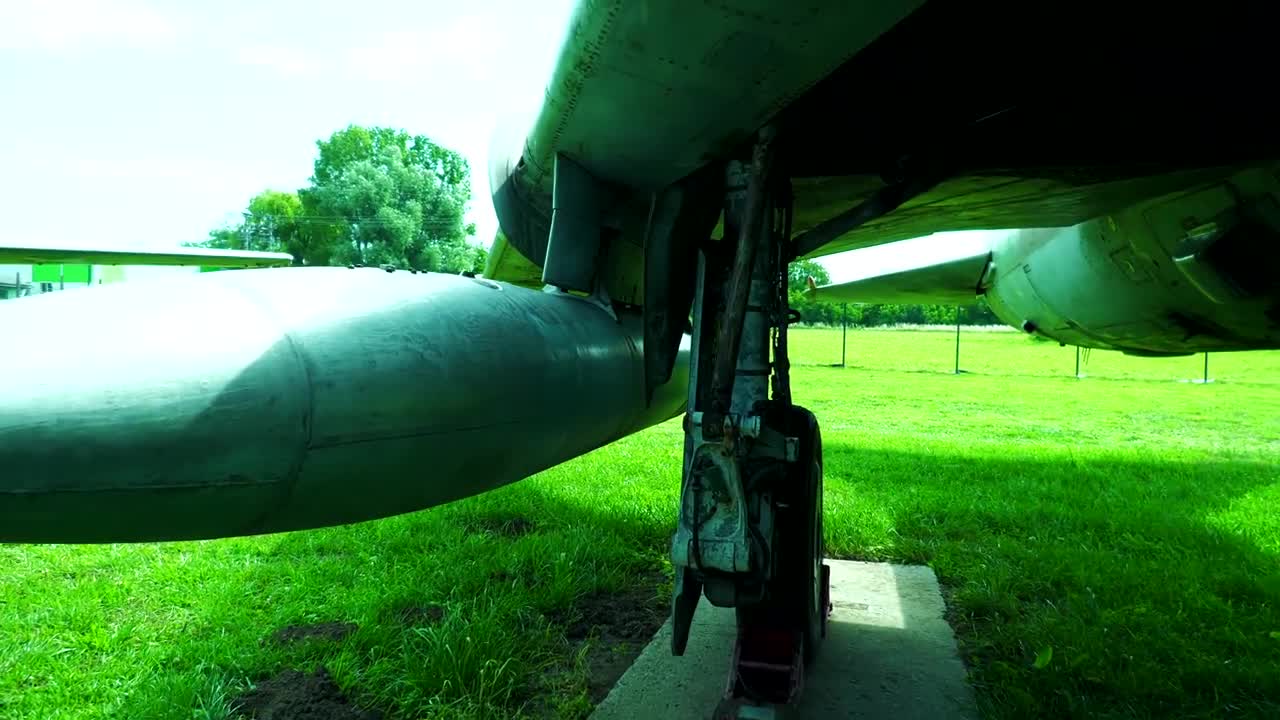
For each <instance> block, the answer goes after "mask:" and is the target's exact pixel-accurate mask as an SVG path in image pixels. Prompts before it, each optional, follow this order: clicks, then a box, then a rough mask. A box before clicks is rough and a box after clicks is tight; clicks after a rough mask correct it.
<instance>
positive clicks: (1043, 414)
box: [0, 330, 1280, 720]
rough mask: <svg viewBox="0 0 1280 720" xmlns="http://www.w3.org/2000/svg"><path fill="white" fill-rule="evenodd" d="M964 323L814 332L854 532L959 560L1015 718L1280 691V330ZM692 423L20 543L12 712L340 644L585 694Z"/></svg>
mask: <svg viewBox="0 0 1280 720" xmlns="http://www.w3.org/2000/svg"><path fill="white" fill-rule="evenodd" d="M953 343H954V336H953V335H951V334H949V333H947V332H910V331H871V330H866V331H851V332H850V333H849V348H848V367H846V368H833V367H829V366H828V365H829V364H830V363H833V362H839V360H840V331H839V330H835V331H831V330H799V331H796V332H795V333H794V334H793V345H794V347H795V350H794V355H795V362H796V368H795V385H796V397H797V399H798V401H799V402H801V404H804V405H806V406H808V407H810V408H812V409H813V410H815V411H816V412H817V413H818V416H819V418H820V421H821V422H822V426H823V443H824V446H825V449H826V452H827V465H826V483H827V491H826V513H827V515H826V527H827V538H828V539H827V542H828V548H829V551H830V552H831V554H833V555H835V556H839V557H852V558H864V559H885V560H894V561H900V562H911V563H927V564H928V565H930V566H932V567H933V568H934V570H935V571H936V572H937V574H938V576H939V579H940V580H941V581H942V583H943V585H944V586H945V588H946V590H947V595H948V602H949V605H950V612H951V619H952V623H953V626H954V627H955V629H956V631H957V634H958V636H959V640H960V646H961V652H962V655H963V656H964V659H965V660H966V662H967V663H968V664H969V668H970V674H971V680H972V682H973V683H974V685H975V687H976V688H977V694H978V697H979V701H980V703H981V705H982V708H983V710H984V712H985V714H986V715H987V716H989V717H994V718H1011V719H1012V718H1027V717H1049V716H1051V717H1069V716H1086V715H1087V716H1090V717H1117V718H1119V717H1125V718H1128V717H1171V716H1176V717H1228V716H1230V717H1259V718H1264V717H1280V562H1278V561H1280V513H1278V512H1277V508H1280V353H1254V354H1246V355H1228V354H1220V355H1212V356H1210V376H1211V377H1212V378H1214V379H1215V381H1216V382H1214V383H1213V384H1210V385H1199V384H1192V383H1189V382H1177V381H1178V380H1184V381H1185V380H1189V379H1192V378H1199V377H1200V375H1201V372H1202V370H1203V366H1202V362H1203V361H1202V357H1201V356H1196V357H1188V358H1175V359H1161V360H1150V359H1136V358H1126V357H1122V356H1118V355H1115V354H1113V353H1093V354H1092V356H1091V357H1090V358H1089V361H1088V363H1087V364H1086V365H1085V367H1084V370H1085V372H1086V373H1087V374H1088V375H1089V377H1088V378H1086V379H1084V380H1077V379H1076V378H1075V377H1074V376H1073V375H1074V358H1075V351H1074V349H1072V348H1059V347H1058V346H1056V345H1053V344H1051V343H1042V342H1033V341H1031V340H1029V339H1028V338H1026V337H1024V336H1022V335H1019V334H1016V333H999V332H977V331H974V332H968V333H965V334H964V335H963V337H962V345H961V367H962V368H963V369H965V370H967V371H969V372H968V373H966V374H963V375H960V376H955V375H953V374H952V373H951V370H952V363H953V361H954V354H953V353H954V345H953ZM679 450H680V430H679V425H678V423H677V422H670V423H667V424H664V425H662V426H660V427H657V428H654V429H651V430H649V431H646V432H644V433H641V434H639V435H636V436H633V437H631V438H627V439H626V440H624V441H622V442H619V443H617V444H615V445H613V446H610V447H607V448H603V449H601V450H599V451H597V452H595V453H592V454H591V455H588V456H586V457H583V458H579V459H578V460H575V461H573V462H570V463H567V464H565V465H563V466H561V467H558V468H555V469H553V470H550V471H548V472H545V473H542V474H541V475H539V476H537V477H535V478H532V479H530V480H527V481H524V482H522V483H519V484H517V485H515V486H511V487H508V488H505V489H503V490H500V491H498V492H494V493H491V494H489V495H485V496H481V497H477V498H472V499H470V500H467V501H463V502H459V503H455V504H453V505H449V506H446V507H441V508H436V509H433V510H429V511H426V512H421V513H416V514H414V515H409V516H402V517H397V518H391V519H387V520H383V521H378V522H372V523H364V524H360V525H355V526H349V527H343V528H332V529H327V530H319V531H312V532H298V533H288V534H282V535H275V536H264V537H258V538H239V539H228V540H218V541H208V542H187V543H174V544H153V545H116V546H0V718H4V719H5V720H28V719H30V720H36V719H39V720H55V719H59V718H118V717H128V718H173V719H177V718H182V719H184V720H191V719H192V718H197V719H199V718H228V717H234V715H233V714H232V713H231V707H232V705H233V704H234V703H235V701H236V698H239V697H243V696H242V694H243V693H244V692H245V691H246V690H247V689H248V688H249V687H250V685H251V684H252V683H255V682H260V681H262V680H264V679H268V678H273V677H275V676H277V675H278V674H279V673H281V672H282V671H285V670H288V669H291V668H292V669H298V670H301V671H303V672H307V673H309V672H311V671H313V670H316V669H317V668H320V667H324V668H325V669H326V670H327V672H328V673H330V674H331V676H332V678H333V680H334V682H335V683H336V685H337V687H338V688H340V689H341V691H342V692H343V693H345V694H346V695H347V696H348V697H349V698H350V699H351V700H352V701H354V703H355V704H356V705H357V706H359V707H361V708H374V709H377V710H379V711H382V712H383V713H385V714H386V716H387V717H388V718H429V717H460V718H467V717H504V718H505V717H517V716H521V715H526V716H533V717H585V716H586V714H587V713H588V712H589V711H590V708H591V707H592V702H593V699H594V698H598V697H599V696H600V695H601V693H602V692H604V691H605V690H606V689H607V686H608V684H609V683H610V682H611V679H612V678H613V677H614V676H616V674H617V673H619V672H621V670H622V669H623V668H625V666H626V662H627V655H626V653H625V649H626V648H628V647H630V648H632V649H634V648H635V647H638V646H639V645H640V644H642V643H643V642H645V641H646V640H647V633H648V632H650V631H651V630H652V628H653V627H655V626H656V624H657V623H660V622H661V620H662V619H663V613H665V610H666V609H665V603H666V594H667V593H669V591H670V586H669V584H668V581H667V580H666V578H667V576H668V573H669V572H670V571H669V567H668V566H667V562H666V552H667V543H668V539H669V535H670V532H671V530H672V523H673V519H674V512H675V502H676V495H677V483H678V469H679ZM0 472H3V470H2V469H0ZM352 484H353V492H358V488H359V478H352ZM1037 657H1038V658H1040V660H1041V662H1040V663H1037V662H1036V659H1037ZM1045 660H1047V664H1046V663H1045ZM1037 665H1039V667H1037ZM704 671H705V669H704V668H690V672H704ZM313 680H314V678H313ZM316 682H319V681H318V680H317V681H316ZM253 697H254V696H252V695H250V696H248V698H250V699H248V700H245V701H244V702H246V703H248V704H249V705H250V706H252V702H253V701H252V698H253ZM335 702H336V701H335ZM346 711H347V712H349V713H350V714H349V715H347V716H344V717H348V716H349V717H352V718H359V717H370V716H366V715H363V714H361V713H358V712H357V711H356V710H354V709H351V708H348V709H347V710H346ZM338 716H339V715H334V717H338Z"/></svg>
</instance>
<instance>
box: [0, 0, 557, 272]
mask: <svg viewBox="0 0 1280 720" xmlns="http://www.w3.org/2000/svg"><path fill="white" fill-rule="evenodd" d="M572 4H573V3H572V0H538V2H536V3H534V2H527V0H468V1H467V2H452V1H445V0H427V1H426V2H423V1H422V0H361V2H359V3H355V4H352V3H324V2H314V1H311V0H307V1H303V0H271V1H270V2H261V1H260V0H219V1H218V2H199V3H197V2H183V3H179V2H163V1H162V0H0V98H3V100H2V101H0V138H3V140H0V217H3V218H4V222H3V224H2V225H0V227H2V228H3V230H0V242H6V241H8V242H29V243H41V244H45V243H49V244H57V243H73V242H74V243H77V244H85V243H92V244H99V243H103V244H106V243H110V244H127V245H140V246H158V247H169V246H174V245H177V244H179V243H181V242H183V241H189V240H202V239H204V238H205V237H206V235H207V233H208V231H209V230H210V229H212V228H213V227H215V226H217V225H219V224H221V223H223V222H225V221H228V220H235V219H237V216H238V213H239V212H240V211H241V210H242V209H243V208H244V207H245V205H246V204H247V203H248V201H249V199H250V198H251V197H252V196H253V195H255V194H257V193H258V192H260V191H261V190H263V189H266V188H275V189H280V190H296V189H297V188H299V187H303V186H305V184H306V182H307V177H308V176H309V175H310V174H311V164H312V161H313V159H314V157H315V151H316V147H315V142H316V140H318V139H320V138H325V137H328V136H329V134H331V133H332V132H333V131H335V130H338V129H340V128H342V127H345V126H346V125H347V124H349V123H356V124H364V125H386V126H392V127H401V128H405V129H407V130H409V131H410V132H412V133H421V134H424V135H427V136H428V137H430V138H431V139H432V140H434V141H436V142H438V143H440V144H442V145H445V146H447V147H450V148H452V149H454V150H457V151H458V152H460V153H462V154H463V155H464V156H466V158H467V159H468V160H469V161H470V163H471V167H472V170H473V175H474V177H473V180H472V189H473V192H474V195H475V199H474V200H473V202H472V206H473V207H472V216H473V219H474V220H475V222H476V224H477V226H478V227H477V231H478V233H479V236H480V238H481V239H482V240H483V241H484V242H485V243H486V244H488V242H489V241H490V240H491V239H492V237H493V233H494V231H495V230H496V228H497V221H496V219H495V218H494V216H493V210H492V205H491V203H490V202H489V199H488V196H489V192H488V180H487V177H488V175H487V172H486V170H485V168H486V164H487V157H488V149H489V139H490V135H491V133H492V130H493V127H494V124H495V122H496V121H497V120H498V117H499V115H500V114H501V113H502V112H503V111H504V110H505V109H509V108H510V107H511V106H512V103H513V102H518V101H521V100H522V101H523V102H524V103H526V104H527V103H530V102H533V103H534V104H535V107H536V103H537V101H538V100H539V99H540V97H541V94H542V88H543V87H544V84H545V80H546V77H547V75H548V74H549V72H550V67H551V64H552V63H553V62H554V60H555V53H556V51H557V50H558V49H559V45H560V39H561V37H562V33H563V29H564V27H565V25H566V21H567V18H568V15H569V12H570V10H571V9H572Z"/></svg>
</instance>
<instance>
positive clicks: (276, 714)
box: [231, 667, 382, 720]
mask: <svg viewBox="0 0 1280 720" xmlns="http://www.w3.org/2000/svg"><path fill="white" fill-rule="evenodd" d="M231 713H232V717H238V718H245V719H246V720H248V719H250V718H251V719H252V720H382V713H380V712H378V711H376V710H361V709H359V708H357V707H355V706H354V705H352V704H351V702H350V701H348V700H347V698H346V696H345V695H343V694H342V691H341V690H339V689H338V685H337V684H336V683H334V681H333V678H332V677H331V676H330V675H329V671H328V670H326V669H325V668H323V667H322V668H320V669H318V670H316V671H315V672H314V673H311V674H306V673H302V672H299V671H297V670H285V671H284V672H282V673H280V674H279V675H277V676H275V677H273V678H271V679H268V680H263V681H262V682H260V683H258V685H257V687H255V688H254V689H252V690H250V691H248V692H246V693H244V694H243V695H241V696H240V697H238V698H236V699H234V700H232V701H231Z"/></svg>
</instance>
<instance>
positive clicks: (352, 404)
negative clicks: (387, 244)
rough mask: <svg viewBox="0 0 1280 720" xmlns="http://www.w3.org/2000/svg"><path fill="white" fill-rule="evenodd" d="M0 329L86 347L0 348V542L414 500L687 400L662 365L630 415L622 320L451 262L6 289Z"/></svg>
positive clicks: (309, 523) (405, 505)
mask: <svg viewBox="0 0 1280 720" xmlns="http://www.w3.org/2000/svg"><path fill="white" fill-rule="evenodd" d="M0 324H2V325H3V326H4V327H5V328H6V331H8V332H14V333H17V334H19V335H20V336H22V337H25V338H27V339H28V340H32V339H35V340H37V341H38V340H39V338H42V337H47V338H52V337H54V336H56V337H59V338H64V337H76V338H77V340H78V343H77V344H80V346H82V347H86V348H89V350H88V351H86V352H85V353H83V354H81V353H76V352H74V351H72V352H67V351H60V352H58V353H50V354H44V353H39V352H31V351H24V352H21V353H5V354H4V355H3V356H0V398H3V400H4V402H3V404H0V467H3V468H4V474H3V475H2V476H0V541H22V542H106V541H141V540H161V539H183V538H198V537H217V536H229V535H240V534H251V533H260V532H274V531H280V530H290V529H299V528H306V527H318V526H323V525H332V524H339V523H347V522H355V521H360V520H367V519H372V518H376V517H383V516H387V515H393V514H398V513H403V512H410V511H413V510H418V509H421V508H425V507H430V506H432V505H436V504H439V503H443V502H448V501H451V500H455V499H458V498H462V497H466V496H468V495H473V494H476V493H480V492H483V491H485V490H489V489H492V488H494V487H497V486H499V485H502V484H505V483H509V482H512V481H515V480H519V479H521V478H523V477H526V476H528V475H530V474H532V473H535V472H538V471H540V470H543V469H545V468H548V467H551V466H553V465H556V464H559V463H561V462H564V461H565V460H568V459H571V458H573V457H576V456H577V455H580V454H582V453H584V452H587V451H589V450H591V449H594V448H596V447H599V446H601V445H604V444H606V443H608V442H611V441H613V440H615V439H617V438H619V437H622V436H624V435H626V434H629V433H631V432H635V431H636V430H639V429H642V428H644V427H648V426H649V425H652V424H654V423H657V422H661V421H662V420H666V419H668V418H670V417H673V416H674V415H676V414H678V413H679V412H680V411H681V410H682V409H683V408H684V404H685V403H684V401H685V388H686V378H687V374H686V373H687V367H686V366H682V365H680V364H679V363H678V368H677V372H676V373H674V376H673V378H672V382H671V383H669V384H667V385H666V386H663V388H662V389H660V390H659V392H658V393H657V394H656V395H655V398H654V402H653V403H652V405H651V406H648V407H646V403H645V397H644V365H643V357H642V346H641V343H640V341H639V338H640V336H641V323H640V318H639V317H638V315H636V314H634V313H632V314H627V315H624V316H623V317H622V318H621V322H619V321H615V320H614V319H613V318H612V317H610V316H609V314H608V313H606V312H604V311H603V310H601V309H600V308H599V307H597V306H595V305H593V304H592V303H590V302H588V301H585V300H582V299H579V298H575V297H572V296H569V295H565V294H560V293H545V292H539V291H534V290H528V289H524V288H519V287H515V286H512V285H507V284H503V283H494V282H492V281H485V280H474V279H468V278H464V277H459V276H452V275H440V274H427V273H423V274H410V273H407V272H396V273H386V272H383V271H382V270H378V269H346V268H287V269H277V270H256V271H242V272H237V273H210V274H206V275H200V276H195V277H189V278H183V279H181V280H180V281H174V282H159V283H136V284H122V285H117V286H107V287H101V288H93V289H89V290H78V291H68V292H63V293H51V294H46V295H43V296H37V297H33V298H26V299H22V300H17V301H12V302H8V303H4V304H3V305H2V306H0ZM35 345H36V346H37V347H38V346H39V342H36V343H35ZM683 361H684V363H687V351H686V353H685V357H684V358H683Z"/></svg>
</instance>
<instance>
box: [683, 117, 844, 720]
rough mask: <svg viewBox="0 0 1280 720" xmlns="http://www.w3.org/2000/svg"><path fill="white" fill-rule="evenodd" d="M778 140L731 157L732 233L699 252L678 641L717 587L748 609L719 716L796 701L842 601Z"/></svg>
mask: <svg viewBox="0 0 1280 720" xmlns="http://www.w3.org/2000/svg"><path fill="white" fill-rule="evenodd" d="M772 143H773V131H772V129H770V128H766V129H764V130H762V131H761V133H760V135H759V137H758V139H757V141H756V144H755V146H754V147H753V150H752V157H751V162H750V164H749V165H748V164H744V163H742V162H732V163H730V164H729V166H728V169H727V173H726V175H727V177H726V187H727V190H726V195H725V206H724V218H725V222H724V241H722V242H719V243H713V244H712V245H713V246H719V247H709V248H708V249H706V250H704V251H703V253H702V254H701V256H700V257H699V262H698V276H697V289H696V293H695V296H694V306H693V307H694V313H693V316H694V327H693V355H692V367H691V374H690V381H689V411H688V414H687V415H686V416H685V425H684V429H685V454H684V456H685V459H684V472H683V477H682V481H681V489H680V514H679V519H678V523H677V530H676V534H675V537H674V539H673V541H672V546H671V559H672V563H673V564H674V565H675V568H676V583H675V597H674V602H673V607H672V628H673V634H672V641H671V650H672V652H673V653H674V654H675V655H682V654H684V649H685V645H686V643H687V641H688V639H689V628H690V625H691V623H692V621H693V615H694V610H695V608H696V607H697V605H698V601H699V598H700V596H701V595H703V594H704V593H705V595H706V597H707V600H708V601H709V602H710V603H711V604H712V605H715V606H718V607H732V608H734V609H735V612H736V614H737V642H736V644H735V646H734V650H733V659H732V666H731V668H730V672H729V677H728V680H727V682H726V688H725V693H724V698H723V700H722V701H721V703H720V705H719V706H718V707H717V708H716V710H715V714H714V717H715V718H717V720H719V719H720V718H747V717H757V718H758V717H771V716H772V714H773V713H774V712H775V711H776V709H778V708H779V707H780V706H784V705H787V704H789V703H791V702H793V701H794V700H795V699H796V698H797V697H798V696H799V694H800V691H801V689H802V688H803V684H804V672H805V667H806V665H807V664H809V663H811V662H812V661H813V660H814V658H815V655H816V652H817V649H818V647H819V644H820V643H821V640H822V638H823V637H824V636H825V635H826V624H827V616H828V615H829V613H830V609H831V605H830V600H829V597H828V594H829V576H828V567H827V566H826V565H824V564H823V562H822V560H823V540H822V437H821V433H820V432H819V430H818V422H817V419H816V418H815V417H814V415H813V413H811V412H809V411H808V410H805V409H804V408H801V407H798V406H796V405H793V404H792V402H791V387H790V377H789V371H788V370H789V368H788V361H787V325H788V324H789V323H790V322H791V321H792V318H793V315H792V312H791V310H790V309H789V307H788V305H787V264H788V262H789V261H790V260H791V252H792V249H791V247H790V245H789V240H790V235H791V199H790V192H789V185H788V184H787V182H786V180H785V178H784V177H783V176H782V174H781V173H775V172H773V171H772V167H773V152H772ZM771 356H772V362H770V358H771ZM771 391H772V392H771Z"/></svg>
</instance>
